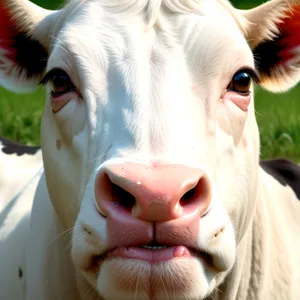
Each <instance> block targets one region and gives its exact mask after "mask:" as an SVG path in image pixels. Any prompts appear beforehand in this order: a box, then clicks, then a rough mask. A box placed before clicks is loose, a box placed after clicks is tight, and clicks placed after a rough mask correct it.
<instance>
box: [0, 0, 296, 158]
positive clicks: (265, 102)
mask: <svg viewBox="0 0 300 300" xmlns="http://www.w3.org/2000/svg"><path fill="white" fill-rule="evenodd" d="M99 1H100V0H99ZM116 1H117V0H116ZM33 2H35V3H37V4H39V5H41V6H43V7H45V8H49V9H53V8H57V7H59V6H60V5H62V1H59V0H33ZM262 2H265V1H259V0H256V1H255V0H254V1H242V0H240V1H239V0H235V1H232V3H233V4H234V5H235V6H236V7H238V8H251V7H254V6H256V5H258V4H260V3H262ZM44 93H45V91H44V89H43V88H39V89H38V90H37V91H36V92H35V93H33V94H22V95H16V94H13V93H10V92H7V91H6V90H4V89H1V88H0V136H5V137H8V138H11V139H13V140H15V141H18V142H21V143H26V144H28V145H38V144H39V130H40V121H41V117H42V110H43V106H44ZM255 108H256V112H257V113H256V115H257V121H258V124H259V129H260V136H261V156H262V158H275V157H288V158H290V159H293V160H295V161H298V162H300V86H299V85H298V86H297V87H296V88H294V89H292V90H291V91H290V92H289V93H285V94H281V95H280V94H270V93H268V92H266V91H264V90H262V89H261V88H259V87H257V88H256V96H255Z"/></svg>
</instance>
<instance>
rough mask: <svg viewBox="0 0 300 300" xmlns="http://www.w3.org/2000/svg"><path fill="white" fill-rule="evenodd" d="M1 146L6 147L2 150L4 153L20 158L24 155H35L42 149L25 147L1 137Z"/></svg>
mask: <svg viewBox="0 0 300 300" xmlns="http://www.w3.org/2000/svg"><path fill="white" fill-rule="evenodd" d="M0 144H2V145H3V146H4V147H3V148H2V152H3V153H5V154H17V155H18V156H21V155H23V154H29V155H34V154H36V153H37V151H38V150H39V149H40V147H31V146H25V145H22V144H18V143H16V142H13V141H10V140H8V139H5V138H1V137H0Z"/></svg>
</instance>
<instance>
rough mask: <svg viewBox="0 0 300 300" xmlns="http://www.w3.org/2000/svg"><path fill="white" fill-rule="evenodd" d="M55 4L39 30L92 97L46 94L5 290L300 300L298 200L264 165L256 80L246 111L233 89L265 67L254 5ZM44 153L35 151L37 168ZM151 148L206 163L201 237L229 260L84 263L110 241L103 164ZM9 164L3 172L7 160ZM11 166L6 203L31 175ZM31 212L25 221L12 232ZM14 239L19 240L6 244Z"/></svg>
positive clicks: (162, 159) (55, 60)
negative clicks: (256, 46) (246, 9)
mask: <svg viewBox="0 0 300 300" xmlns="http://www.w3.org/2000/svg"><path fill="white" fill-rule="evenodd" d="M14 1H16V0H14ZM16 3H17V4H18V3H21V1H16ZM17 4H16V5H17ZM19 5H21V4H19ZM32 9H33V8H32ZM191 13H192V14H191ZM48 14H49V15H48V17H46V18H44V19H43V20H41V21H40V20H38V21H36V27H35V29H34V30H33V31H32V32H33V34H36V37H37V38H38V39H39V40H40V41H41V43H42V42H43V43H44V44H45V45H46V46H47V47H48V50H49V52H50V57H49V61H48V64H47V71H49V70H51V69H53V68H56V67H59V68H63V69H64V70H66V72H68V74H69V75H70V77H71V80H72V81H73V83H74V84H75V86H76V87H77V88H78V89H79V90H80V93H81V95H82V98H81V97H79V96H74V93H72V95H71V94H70V97H69V99H68V100H69V102H68V103H67V104H66V105H65V106H64V107H63V108H62V109H61V110H60V111H59V112H57V113H55V114H54V113H53V112H52V109H51V101H50V98H49V97H47V100H46V105H45V112H44V116H43V122H42V128H41V144H42V149H43V163H44V165H43V166H44V169H45V172H44V174H43V175H41V173H38V175H35V174H36V172H32V173H31V174H30V175H29V177H28V178H29V179H28V180H29V181H30V186H28V187H26V188H25V189H24V190H23V191H22V194H21V196H20V198H19V199H20V200H19V202H18V203H17V204H15V205H16V210H18V207H20V209H21V215H20V216H18V214H17V213H16V212H15V211H14V212H13V213H14V214H15V215H13V216H12V218H11V220H12V223H10V224H9V225H1V227H0V228H1V230H0V237H1V239H2V240H4V239H5V241H4V243H2V244H1V247H2V248H1V251H2V252H0V256H1V257H4V258H5V259H4V266H3V268H4V269H5V270H7V269H9V266H11V268H10V270H9V272H11V273H8V274H11V275H9V276H10V277H8V278H13V280H11V281H10V283H9V284H7V282H6V281H1V285H0V298H1V299H2V298H5V297H7V296H8V295H9V299H14V300H15V299H26V300H29V299H30V300H35V299H38V300H53V299H59V300H60V299H61V300H63V299H72V300H76V299H104V300H114V299H116V300H117V299H124V300H126V299H145V300H150V299H156V300H165V299H174V300H180V299H193V300H194V299H195V300H196V299H204V297H206V296H208V295H209V294H212V297H214V298H215V299H217V298H218V299H239V300H244V299H253V300H254V299H257V300H261V299H275V300H279V299H280V300H281V299H298V297H300V294H299V289H298V283H299V280H300V268H299V265H300V264H299V263H298V262H300V261H299V253H300V252H299V251H300V244H299V242H297V241H295V238H293V234H294V236H297V235H299V233H300V226H299V216H300V205H299V203H297V202H296V196H295V194H294V193H293V192H292V190H291V189H290V188H288V187H283V186H281V185H280V184H279V182H277V181H276V180H275V179H273V178H272V177H270V176H269V175H267V174H266V173H265V172H264V171H262V170H261V169H260V168H259V134H258V128H257V124H256V120H255V114H254V102H253V101H254V99H253V89H252V90H251V102H250V105H249V108H248V112H247V113H246V112H244V111H241V110H240V109H239V108H238V107H237V106H236V105H234V104H233V103H232V102H226V101H223V100H222V97H223V95H224V93H225V92H226V88H227V86H228V84H229V82H230V81H231V79H232V76H233V75H234V74H235V72H236V71H237V70H239V69H240V68H242V67H245V66H247V67H252V68H253V67H254V59H253V55H252V52H251V49H250V46H249V45H248V44H247V41H246V38H245V36H244V34H245V32H247V30H246V29H244V30H242V28H241V26H245V24H243V22H242V21H241V20H242V19H243V18H244V16H242V14H240V15H239V14H238V12H237V11H234V10H233V9H232V8H231V7H230V6H229V4H228V2H227V1H221V0H220V1H211V0H209V1H193V0H189V1H181V0H153V1H143V0H140V1H137V0H135V1H134V0H130V1H125V0H124V1H117V2H115V1H96V0H86V1H81V0H74V1H71V2H70V3H69V4H68V5H67V6H66V8H65V9H63V10H61V11H59V12H54V13H53V14H55V16H56V18H54V17H53V15H51V13H50V12H48ZM27 17H28V18H29V20H30V10H28V11H27ZM54 20H55V23H53V21H54ZM32 21H33V20H32ZM30 30H32V29H30ZM49 33H50V35H49ZM46 36H47V37H46ZM49 36H50V37H52V39H51V38H50V39H51V41H49ZM47 41H48V45H47ZM11 63H12V62H11ZM0 71H1V70H0ZM6 79H9V80H15V79H16V78H14V77H12V78H6ZM18 80H21V81H24V80H25V79H24V78H23V77H22V78H18ZM1 82H2V83H5V82H6V81H4V80H2V81H1ZM25 83H26V82H25ZM48 91H49V92H50V90H49V86H48ZM58 143H59V144H60V145H61V146H60V147H58ZM0 153H1V152H0ZM39 155H40V154H38V155H37V156H35V157H34V158H33V159H34V160H35V159H37V160H35V161H37V162H38V164H37V165H38V167H39V168H40V167H41V166H42V163H41V157H40V156H39ZM9 159H10V158H9V157H6V156H5V157H4V158H3V159H1V160H0V161H4V162H5V163H7V161H8V162H9ZM153 161H156V162H159V163H162V164H181V165H186V166H192V167H194V168H195V167H198V168H199V169H201V170H203V171H204V172H205V174H206V175H207V176H208V178H209V181H210V183H211V187H212V200H211V206H210V211H209V213H208V214H207V216H206V217H205V218H200V217H199V234H198V236H197V238H196V241H195V242H196V243H197V245H198V247H200V248H201V249H203V250H205V251H207V252H209V253H211V254H212V255H213V259H214V262H215V264H216V265H218V266H219V269H217V268H213V267H212V266H211V265H209V264H207V263H205V262H203V261H202V260H201V259H199V258H195V257H193V258H189V259H178V260H173V261H170V262H164V263H162V264H158V265H155V266H152V267H151V266H150V265H149V264H146V263H145V262H142V261H134V262H132V261H124V260H121V259H119V260H111V261H105V262H104V263H103V265H102V267H101V268H100V272H98V271H99V270H86V267H87V265H88V263H89V261H90V259H91V257H92V256H93V255H94V256H95V255H99V254H102V253H103V251H105V249H106V247H107V246H108V235H109V232H108V225H107V220H106V219H105V218H103V217H102V216H100V215H99V213H98V212H97V210H96V209H95V194H94V188H95V178H96V176H97V174H98V172H100V171H101V170H102V169H103V168H104V167H106V166H110V165H113V164H116V163H118V162H121V163H138V164H144V165H145V166H149V165H151V164H152V163H153ZM13 162H15V163H19V162H22V159H21V158H14V160H13ZM9 164H10V163H8V164H7V165H9ZM28 165H29V167H33V164H31V162H28V163H26V164H24V165H21V166H20V167H19V169H20V171H19V172H27V170H28ZM2 170H3V169H1V173H0V176H1V177H0V178H2V177H5V176H6V174H7V173H6V172H9V168H7V166H6V168H4V171H2ZM14 174H15V170H14ZM14 174H13V175H11V178H13V180H11V181H10V182H8V183H7V182H5V185H4V186H5V187H2V186H1V190H0V195H1V197H4V198H3V199H5V202H4V203H6V205H10V204H11V203H14V202H13V197H14V195H13V194H12V193H11V191H12V190H16V189H15V187H16V186H17V184H18V183H21V187H23V186H25V184H24V182H27V181H26V180H25V179H24V180H22V182H21V181H20V180H18V179H17V178H16V177H15V175H14ZM28 174H29V173H28ZM0 183H1V181H0ZM36 186H37V190H36V191H34V188H35V187H36ZM27 190H28V191H27ZM2 195H4V196H2ZM1 199H2V198H1ZM33 199H34V201H33ZM31 207H32V210H31ZM4 210H5V208H2V209H1V212H2V211H4ZM30 212H31V214H30ZM280 212H282V214H280ZM29 215H30V218H29ZM23 216H25V217H26V216H28V217H27V219H26V222H27V223H26V226H24V227H22V230H23V231H22V232H21V233H20V234H19V233H18V236H17V237H15V236H14V235H13V232H14V230H13V229H14V228H17V227H18V226H21V219H22V217H23ZM0 220H1V222H3V219H2V218H1V219H0ZM29 220H30V227H29V223H28V222H29ZM4 221H5V219H4ZM297 222H298V223H297ZM3 224H4V223H3ZM279 224H280V225H279ZM283 224H286V225H283ZM278 226H280V228H278ZM288 232H291V233H288ZM170 234H172V232H171V233H170ZM21 237H22V239H20V238H21ZM15 238H16V239H17V240H18V243H19V244H18V246H17V247H16V246H14V244H10V242H9V244H5V243H6V241H10V240H12V242H13V239H15ZM2 245H5V246H2ZM8 246H9V247H10V249H13V250H12V251H13V252H10V251H9V250H8V248H7V247H8ZM2 249H3V250H2ZM22 249H23V251H22ZM11 253H12V254H11ZM278 253H280V255H278ZM16 256H17V258H16ZM71 256H72V260H71ZM6 258H7V259H6ZM8 258H10V259H9V260H8ZM22 259H23V260H22ZM19 262H20V263H19ZM19 264H21V265H24V266H25V267H24V279H23V281H21V284H19V285H12V283H13V284H15V281H18V282H19V283H20V279H18V276H17V275H18V273H17V267H18V266H19ZM285 264H286V268H287V269H285V267H284V266H285ZM1 266H2V265H0V267H1ZM14 276H15V277H14ZM2 282H3V283H2ZM176 285H178V286H179V287H180V291H178V292H176V293H175V292H174V289H175V287H176ZM14 286H15V288H13V287H14ZM120 286H121V287H120ZM101 297H102V298H101ZM285 297H286V298H285Z"/></svg>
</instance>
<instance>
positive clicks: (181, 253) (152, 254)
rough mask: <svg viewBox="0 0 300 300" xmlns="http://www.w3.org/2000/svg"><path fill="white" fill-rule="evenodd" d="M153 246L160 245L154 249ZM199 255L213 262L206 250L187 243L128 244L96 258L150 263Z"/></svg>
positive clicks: (207, 261) (204, 259)
mask: <svg viewBox="0 0 300 300" xmlns="http://www.w3.org/2000/svg"><path fill="white" fill-rule="evenodd" d="M151 247H158V249H154V248H152V249H151ZM191 257H197V258H200V259H201V260H203V261H205V262H206V263H208V264H212V256H211V254H209V253H208V252H206V251H203V250H201V249H196V248H190V247H187V246H185V245H140V246H136V245H127V246H126V247H124V246H122V247H115V248H112V249H109V250H107V251H106V252H105V253H103V254H101V255H97V256H96V258H97V260H98V261H99V262H102V261H104V260H106V259H113V258H123V259H135V260H140V261H145V262H148V263H160V262H166V261H170V260H172V259H175V258H191Z"/></svg>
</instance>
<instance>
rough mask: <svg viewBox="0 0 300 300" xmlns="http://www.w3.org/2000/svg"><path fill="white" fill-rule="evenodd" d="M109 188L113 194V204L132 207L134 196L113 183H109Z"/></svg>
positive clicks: (127, 207)
mask: <svg viewBox="0 0 300 300" xmlns="http://www.w3.org/2000/svg"><path fill="white" fill-rule="evenodd" d="M111 190H112V195H113V203H114V204H115V205H117V204H118V205H120V206H121V207H123V208H125V209H132V207H133V206H134V205H135V202H136V201H135V197H134V196H133V195H132V194H130V193H129V192H127V191H126V190H124V189H123V188H121V187H120V186H118V185H116V184H114V183H112V184H111Z"/></svg>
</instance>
